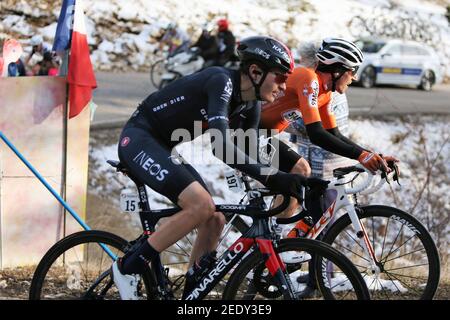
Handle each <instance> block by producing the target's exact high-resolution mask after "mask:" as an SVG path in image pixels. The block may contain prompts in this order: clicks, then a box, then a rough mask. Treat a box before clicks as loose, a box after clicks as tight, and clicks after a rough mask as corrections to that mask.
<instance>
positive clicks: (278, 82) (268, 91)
mask: <svg viewBox="0 0 450 320" xmlns="http://www.w3.org/2000/svg"><path fill="white" fill-rule="evenodd" d="M286 81H287V74H286V73H283V72H281V71H280V70H271V71H269V72H268V73H267V76H266V79H264V82H263V84H262V85H261V89H260V95H261V98H262V99H263V100H264V101H267V102H273V101H274V100H275V99H276V98H277V97H278V96H279V94H280V92H282V91H284V90H286Z"/></svg>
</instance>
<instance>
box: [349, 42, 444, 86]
mask: <svg viewBox="0 0 450 320" xmlns="http://www.w3.org/2000/svg"><path fill="white" fill-rule="evenodd" d="M355 43H356V44H357V45H358V46H359V47H360V48H361V50H362V51H363V53H364V61H363V63H362V65H361V66H360V68H359V69H358V72H357V73H356V79H357V83H358V84H360V85H362V86H363V87H365V88H371V87H373V86H374V85H376V84H394V85H414V86H417V87H418V88H419V89H422V90H425V91H430V90H431V88H432V87H433V85H435V84H437V83H440V82H441V81H442V77H443V67H442V66H441V64H440V63H439V57H438V56H437V54H436V52H435V51H434V50H433V49H432V48H431V47H429V46H427V45H424V44H421V43H419V42H414V41H405V40H381V39H360V40H357V41H355Z"/></svg>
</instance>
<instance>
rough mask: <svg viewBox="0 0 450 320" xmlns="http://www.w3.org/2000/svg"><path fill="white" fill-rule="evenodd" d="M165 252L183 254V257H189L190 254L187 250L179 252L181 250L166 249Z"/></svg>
mask: <svg viewBox="0 0 450 320" xmlns="http://www.w3.org/2000/svg"><path fill="white" fill-rule="evenodd" d="M183 251H184V250H183ZM164 252H167V253H171V254H175V255H178V256H182V257H189V254H188V253H187V252H186V251H184V252H179V251H172V250H164Z"/></svg>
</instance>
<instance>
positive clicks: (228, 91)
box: [220, 78, 233, 103]
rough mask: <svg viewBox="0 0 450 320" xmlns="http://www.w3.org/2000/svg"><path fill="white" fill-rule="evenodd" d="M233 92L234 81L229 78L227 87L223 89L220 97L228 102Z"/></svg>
mask: <svg viewBox="0 0 450 320" xmlns="http://www.w3.org/2000/svg"><path fill="white" fill-rule="evenodd" d="M232 93H233V82H231V79H230V78H228V81H227V84H226V85H225V88H224V89H223V92H222V95H221V96H220V99H222V100H223V101H225V102H227V103H228V101H230V97H231V94H232Z"/></svg>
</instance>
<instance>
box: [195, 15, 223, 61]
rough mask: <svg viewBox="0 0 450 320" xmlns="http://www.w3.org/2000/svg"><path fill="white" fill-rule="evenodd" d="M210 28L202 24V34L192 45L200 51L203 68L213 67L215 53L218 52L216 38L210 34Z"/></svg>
mask: <svg viewBox="0 0 450 320" xmlns="http://www.w3.org/2000/svg"><path fill="white" fill-rule="evenodd" d="M211 31H212V27H211V26H210V25H209V24H204V25H203V28H202V34H201V35H200V37H199V38H198V40H197V41H196V42H195V43H194V44H193V45H192V47H197V48H199V49H200V56H201V57H202V58H203V59H204V60H205V63H204V65H203V67H204V68H206V67H210V66H212V65H214V63H215V60H216V57H217V52H218V50H219V47H218V44H217V38H216V37H215V36H214V35H213V34H212V33H211Z"/></svg>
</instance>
